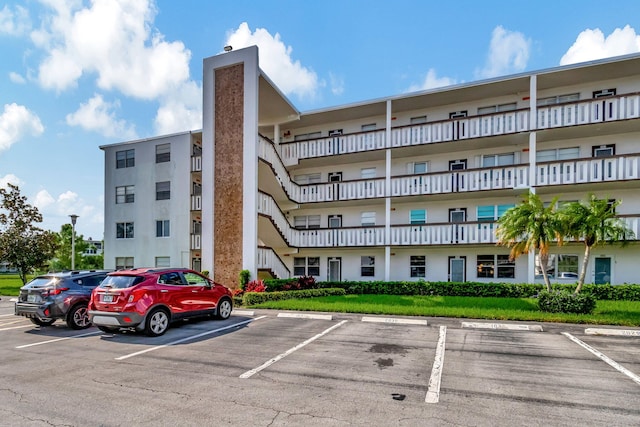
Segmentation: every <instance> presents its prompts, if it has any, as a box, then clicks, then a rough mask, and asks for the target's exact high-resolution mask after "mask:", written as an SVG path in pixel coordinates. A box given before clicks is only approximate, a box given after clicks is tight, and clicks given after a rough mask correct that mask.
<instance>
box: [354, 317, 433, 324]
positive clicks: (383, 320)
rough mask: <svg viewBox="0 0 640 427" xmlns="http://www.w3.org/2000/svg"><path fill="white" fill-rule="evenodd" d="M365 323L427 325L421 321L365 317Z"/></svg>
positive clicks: (424, 321)
mask: <svg viewBox="0 0 640 427" xmlns="http://www.w3.org/2000/svg"><path fill="white" fill-rule="evenodd" d="M362 321H363V322H372V323H393V324H399V325H426V324H427V321H426V320H421V319H398V318H394V317H367V316H365V317H363V318H362Z"/></svg>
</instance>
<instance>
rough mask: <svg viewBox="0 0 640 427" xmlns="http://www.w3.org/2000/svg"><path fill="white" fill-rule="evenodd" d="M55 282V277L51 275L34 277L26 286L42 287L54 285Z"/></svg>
mask: <svg viewBox="0 0 640 427" xmlns="http://www.w3.org/2000/svg"><path fill="white" fill-rule="evenodd" d="M55 284H56V279H55V278H53V277H36V278H35V279H33V280H32V281H30V282H29V283H27V286H30V287H32V288H44V287H45V286H54V285H55Z"/></svg>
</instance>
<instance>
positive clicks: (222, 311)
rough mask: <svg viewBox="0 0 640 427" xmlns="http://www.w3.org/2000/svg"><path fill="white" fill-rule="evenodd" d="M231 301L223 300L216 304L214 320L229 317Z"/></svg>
mask: <svg viewBox="0 0 640 427" xmlns="http://www.w3.org/2000/svg"><path fill="white" fill-rule="evenodd" d="M231 309H232V306H231V301H230V300H229V299H228V298H223V299H221V300H220V301H219V302H218V308H217V310H216V318H217V319H220V320H225V319H228V318H229V316H231Z"/></svg>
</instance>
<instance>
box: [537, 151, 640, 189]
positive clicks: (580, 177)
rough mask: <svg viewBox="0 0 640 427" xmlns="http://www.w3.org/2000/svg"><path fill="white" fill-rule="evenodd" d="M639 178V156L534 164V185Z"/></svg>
mask: <svg viewBox="0 0 640 427" xmlns="http://www.w3.org/2000/svg"><path fill="white" fill-rule="evenodd" d="M631 179H640V156H639V155H625V156H615V157H600V158H590V159H575V160H563V161H558V162H549V163H541V164H538V165H536V185H538V186H543V185H562V184H579V183H594V182H602V181H626V180H631Z"/></svg>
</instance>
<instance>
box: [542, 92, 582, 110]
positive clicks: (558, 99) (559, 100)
mask: <svg viewBox="0 0 640 427" xmlns="http://www.w3.org/2000/svg"><path fill="white" fill-rule="evenodd" d="M579 100H580V94H579V93H569V94H567V95H558V96H550V97H547V98H538V106H539V107H541V106H545V105H555V104H564V103H565V102H573V101H579Z"/></svg>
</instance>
